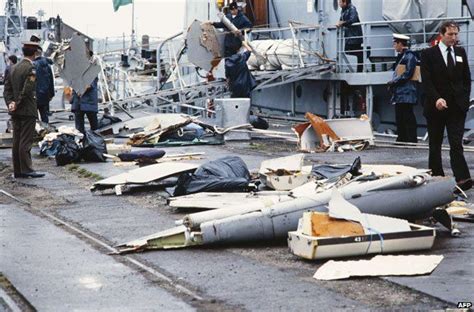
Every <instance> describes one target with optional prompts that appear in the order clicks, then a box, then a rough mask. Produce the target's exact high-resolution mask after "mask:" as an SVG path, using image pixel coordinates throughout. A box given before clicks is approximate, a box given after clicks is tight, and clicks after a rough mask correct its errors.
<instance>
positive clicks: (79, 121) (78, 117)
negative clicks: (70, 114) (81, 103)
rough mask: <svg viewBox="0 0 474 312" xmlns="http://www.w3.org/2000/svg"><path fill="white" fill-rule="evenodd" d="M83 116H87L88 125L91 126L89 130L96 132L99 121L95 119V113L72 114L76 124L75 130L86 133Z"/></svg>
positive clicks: (78, 112)
mask: <svg viewBox="0 0 474 312" xmlns="http://www.w3.org/2000/svg"><path fill="white" fill-rule="evenodd" d="M84 115H86V116H87V119H88V120H89V125H90V126H91V130H96V129H98V128H99V121H98V119H97V112H84V111H76V112H74V120H75V123H76V129H77V130H79V131H80V132H82V133H85V132H86V129H85V126H84Z"/></svg>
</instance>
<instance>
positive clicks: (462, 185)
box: [456, 179, 472, 191]
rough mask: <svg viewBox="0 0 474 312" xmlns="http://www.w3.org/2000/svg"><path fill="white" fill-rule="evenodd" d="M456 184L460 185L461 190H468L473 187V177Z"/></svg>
mask: <svg viewBox="0 0 474 312" xmlns="http://www.w3.org/2000/svg"><path fill="white" fill-rule="evenodd" d="M456 184H457V185H458V187H459V188H460V189H461V190H463V191H467V190H470V189H471V188H472V179H466V180H462V181H458V182H457V183H456Z"/></svg>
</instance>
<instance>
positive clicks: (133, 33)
mask: <svg viewBox="0 0 474 312" xmlns="http://www.w3.org/2000/svg"><path fill="white" fill-rule="evenodd" d="M135 46H136V43H135V1H132V38H131V42H130V47H131V48H135Z"/></svg>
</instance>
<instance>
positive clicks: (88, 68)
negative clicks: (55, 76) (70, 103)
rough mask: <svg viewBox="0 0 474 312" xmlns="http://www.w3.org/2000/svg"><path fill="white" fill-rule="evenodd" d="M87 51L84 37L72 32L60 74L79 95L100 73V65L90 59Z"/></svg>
mask: <svg viewBox="0 0 474 312" xmlns="http://www.w3.org/2000/svg"><path fill="white" fill-rule="evenodd" d="M87 53H88V52H87V49H86V42H85V41H84V37H82V36H80V35H78V34H74V35H73V36H72V38H71V42H70V44H69V49H67V50H66V52H65V55H64V67H63V68H62V70H61V72H60V75H61V77H62V78H63V79H64V80H65V81H66V84H67V85H68V86H70V87H72V88H73V89H74V90H75V91H76V93H77V94H79V95H81V94H84V92H86V89H87V87H88V86H89V85H90V84H91V83H92V81H94V79H95V78H96V77H97V76H98V75H99V73H100V66H99V65H98V64H97V62H96V61H94V60H92V61H91V60H90V58H89V56H88V54H87Z"/></svg>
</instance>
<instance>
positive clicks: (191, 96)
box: [109, 62, 335, 112]
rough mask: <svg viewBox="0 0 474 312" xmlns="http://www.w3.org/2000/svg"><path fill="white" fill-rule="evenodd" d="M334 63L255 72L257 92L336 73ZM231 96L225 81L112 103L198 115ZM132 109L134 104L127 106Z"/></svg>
mask: <svg viewBox="0 0 474 312" xmlns="http://www.w3.org/2000/svg"><path fill="white" fill-rule="evenodd" d="M334 68H335V64H334V63H330V62H328V63H324V64H318V65H312V66H308V67H304V68H295V69H286V70H276V71H258V72H254V76H255V79H256V81H257V87H256V88H255V90H262V89H266V88H271V87H275V86H278V85H282V84H287V83H292V82H296V81H300V80H304V79H309V78H315V77H321V76H324V75H326V74H328V73H330V72H333V71H334ZM228 94H229V90H228V88H227V84H226V82H225V81H224V80H216V81H211V82H201V83H197V84H193V85H189V86H184V87H176V88H170V89H165V90H159V91H156V92H151V93H148V94H142V95H136V96H132V97H127V98H124V99H120V100H115V101H111V102H109V103H110V104H112V105H113V106H114V107H118V108H119V109H121V110H124V109H123V107H124V106H125V105H126V104H130V103H137V102H139V103H147V104H149V105H150V106H153V107H155V108H156V109H157V110H164V111H172V112H180V111H181V108H187V109H188V110H194V111H197V112H201V111H207V107H206V105H205V103H206V100H207V99H213V98H217V97H223V96H226V95H228ZM127 107H131V105H127Z"/></svg>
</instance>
